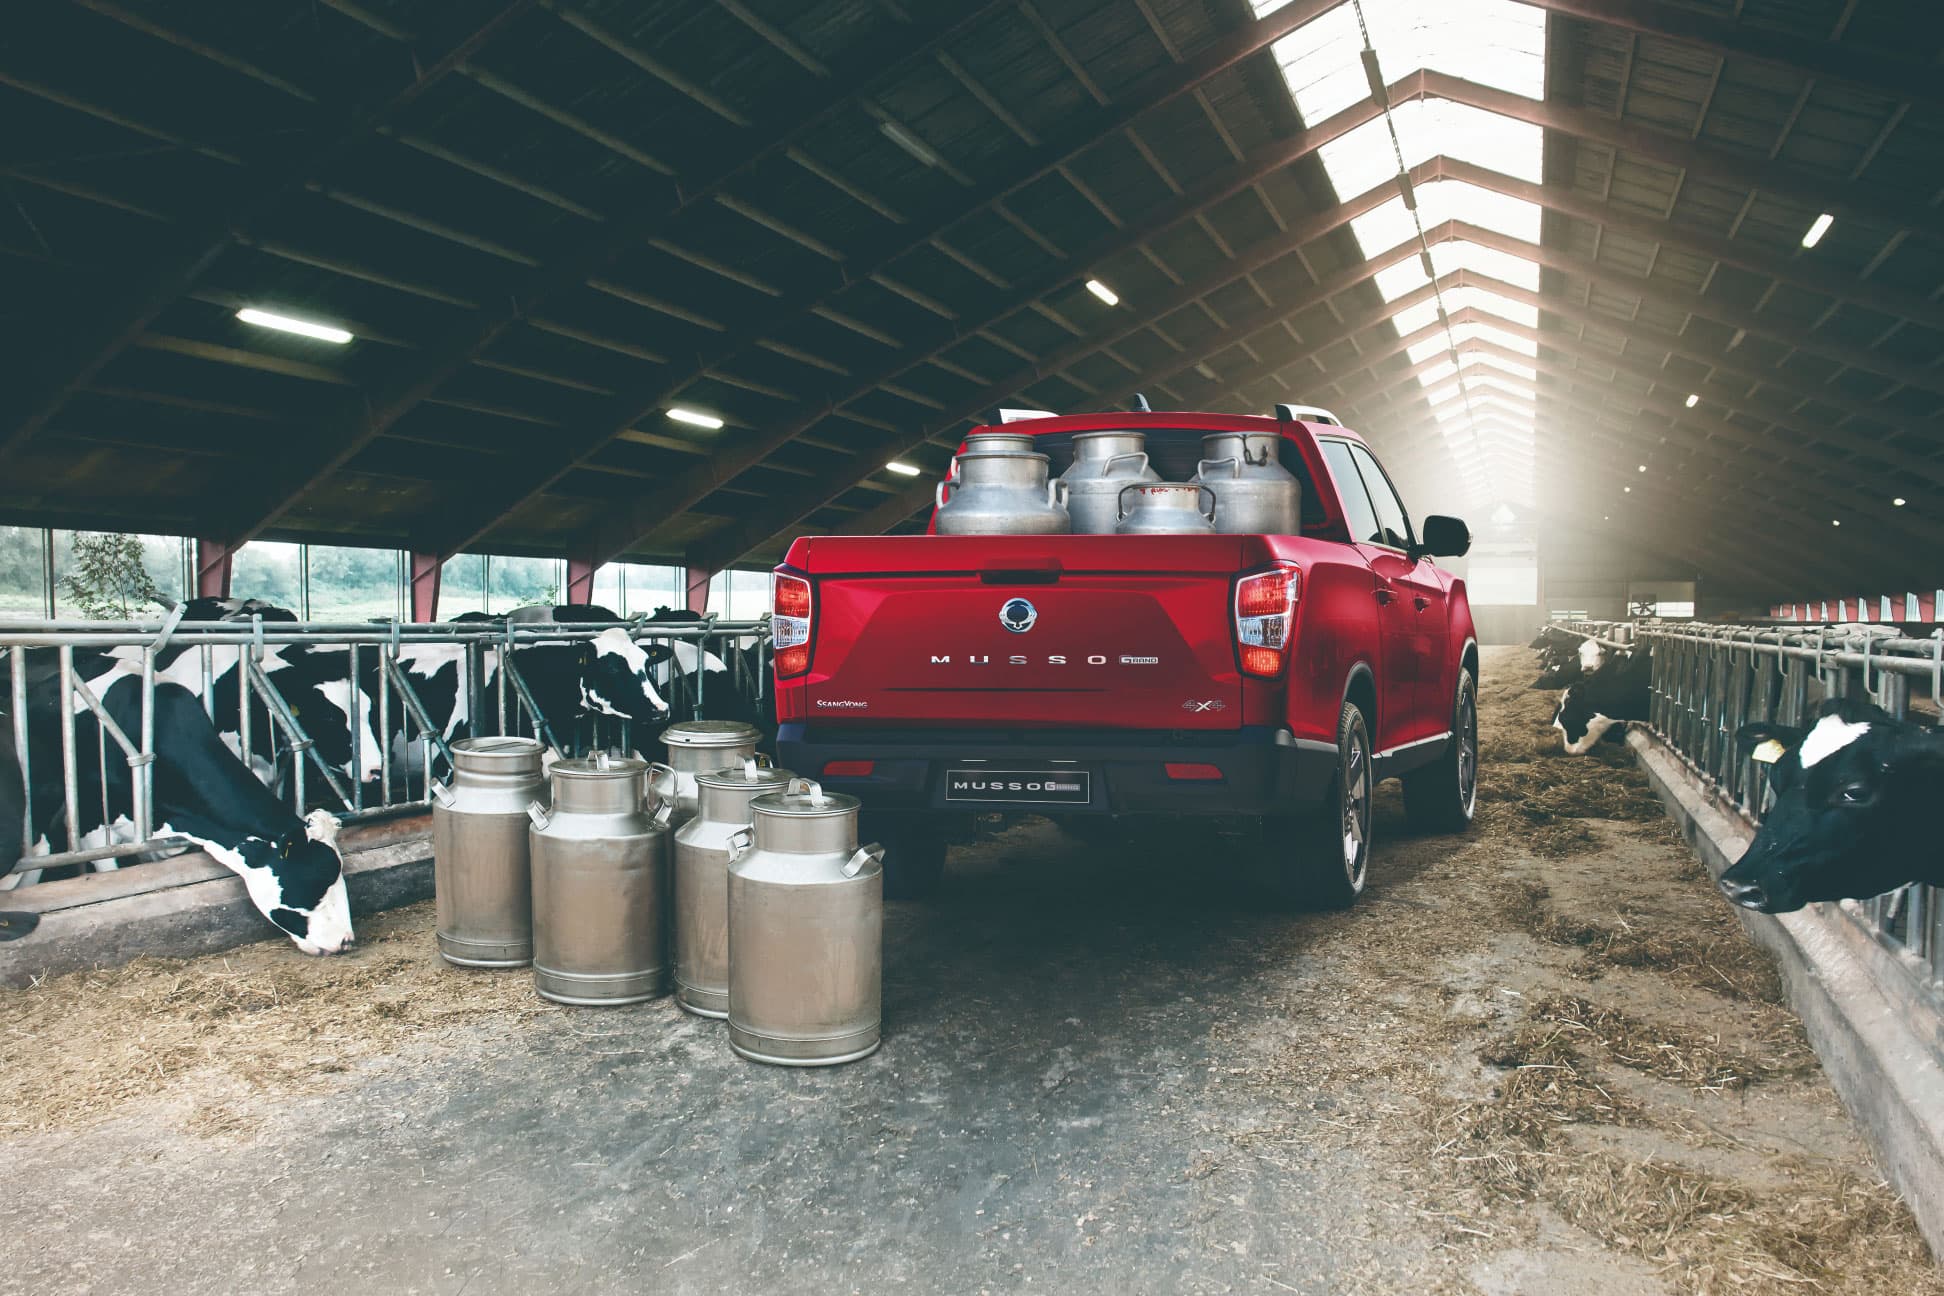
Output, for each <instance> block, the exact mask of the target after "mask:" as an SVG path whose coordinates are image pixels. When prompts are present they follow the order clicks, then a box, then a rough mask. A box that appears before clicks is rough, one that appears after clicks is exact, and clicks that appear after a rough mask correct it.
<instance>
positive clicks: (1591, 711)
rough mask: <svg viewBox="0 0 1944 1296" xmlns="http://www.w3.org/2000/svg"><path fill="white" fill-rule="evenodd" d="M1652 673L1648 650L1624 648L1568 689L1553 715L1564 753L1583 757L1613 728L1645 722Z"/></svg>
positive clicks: (1652, 661) (1652, 664)
mask: <svg viewBox="0 0 1944 1296" xmlns="http://www.w3.org/2000/svg"><path fill="white" fill-rule="evenodd" d="M1653 674H1654V656H1653V652H1652V650H1651V649H1648V648H1644V647H1643V648H1623V649H1621V650H1619V651H1618V652H1615V653H1613V654H1611V655H1610V656H1608V657H1607V658H1606V659H1605V660H1604V661H1603V662H1602V663H1601V664H1600V667H1599V669H1598V670H1595V671H1594V672H1593V673H1592V674H1591V675H1588V676H1587V677H1586V678H1585V679H1583V680H1581V681H1580V682H1579V683H1578V684H1575V685H1573V686H1572V687H1571V688H1569V689H1567V690H1566V692H1565V693H1564V694H1562V695H1561V697H1560V699H1559V709H1558V710H1557V711H1555V712H1554V713H1553V728H1555V729H1557V730H1559V733H1560V737H1561V738H1562V739H1563V740H1564V742H1565V749H1566V754H1567V755H1569V756H1584V755H1585V754H1586V753H1587V752H1589V751H1591V750H1593V745H1594V744H1595V743H1597V742H1599V741H1600V739H1601V738H1603V737H1605V736H1606V734H1607V733H1608V731H1610V730H1612V729H1614V727H1615V726H1616V725H1624V724H1625V723H1626V722H1627V721H1629V720H1645V719H1647V718H1648V706H1649V703H1650V702H1651V700H1652V699H1651V686H1652V684H1653Z"/></svg>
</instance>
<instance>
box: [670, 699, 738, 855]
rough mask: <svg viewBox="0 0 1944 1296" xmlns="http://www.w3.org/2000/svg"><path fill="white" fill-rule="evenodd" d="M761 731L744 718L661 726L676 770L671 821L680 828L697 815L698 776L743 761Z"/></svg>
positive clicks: (671, 762)
mask: <svg viewBox="0 0 1944 1296" xmlns="http://www.w3.org/2000/svg"><path fill="white" fill-rule="evenodd" d="M762 740H763V735H762V733H761V732H760V731H759V730H758V729H757V728H756V726H755V725H753V724H746V723H744V722H743V721H741V720H684V721H683V722H682V723H680V724H672V725H670V726H668V728H666V729H664V730H662V732H661V741H662V746H663V747H665V748H666V749H667V751H668V763H669V765H670V766H671V767H672V768H673V769H674V771H675V794H674V800H675V810H674V813H673V815H672V816H671V817H670V819H669V821H668V823H669V827H670V828H671V829H673V828H680V827H681V826H682V825H683V824H685V823H687V822H688V821H689V820H690V819H692V818H694V817H695V805H696V791H695V776H696V775H697V774H701V773H704V772H706V771H708V770H717V769H723V768H725V767H727V766H730V765H737V764H740V763H741V762H742V761H744V760H746V759H748V758H749V757H751V756H754V755H755V754H756V744H757V743H759V742H761V741H762Z"/></svg>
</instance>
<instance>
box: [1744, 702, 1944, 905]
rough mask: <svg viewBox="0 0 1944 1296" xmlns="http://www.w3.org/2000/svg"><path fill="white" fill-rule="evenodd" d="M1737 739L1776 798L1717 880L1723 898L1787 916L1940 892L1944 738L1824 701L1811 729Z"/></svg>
mask: <svg viewBox="0 0 1944 1296" xmlns="http://www.w3.org/2000/svg"><path fill="white" fill-rule="evenodd" d="M1735 740H1736V744H1737V746H1738V748H1739V749H1740V751H1741V752H1742V754H1743V755H1746V756H1751V757H1753V758H1754V759H1755V760H1757V761H1759V762H1761V763H1763V764H1765V765H1767V766H1768V769H1769V771H1770V773H1769V790H1770V792H1771V794H1772V797H1771V800H1770V802H1769V806H1768V809H1767V810H1766V811H1765V812H1764V813H1763V815H1762V826H1761V830H1760V831H1759V832H1757V833H1756V834H1755V840H1754V841H1753V842H1751V843H1749V847H1748V849H1747V850H1746V851H1745V852H1743V854H1742V857H1741V859H1740V860H1738V861H1736V863H1735V865H1734V866H1733V867H1732V868H1730V869H1728V870H1727V871H1726V872H1725V873H1723V874H1722V875H1721V879H1720V883H1719V885H1720V887H1721V891H1722V894H1723V895H1726V896H1727V897H1728V898H1729V899H1730V900H1732V901H1734V902H1735V903H1736V904H1738V905H1741V906H1742V907H1743V908H1746V909H1754V910H1756V911H1758V912H1760V913H1788V912H1790V911H1791V910H1795V909H1800V908H1802V906H1804V905H1805V904H1809V903H1811V902H1813V901H1817V900H1843V899H1863V898H1865V897H1868V896H1875V895H1882V894H1884V893H1885V892H1887V891H1894V890H1895V889H1896V888H1898V887H1900V886H1903V885H1905V884H1907V883H1911V882H1922V883H1928V884H1930V885H1932V886H1944V852H1939V851H1938V849H1937V844H1936V807H1937V803H1938V800H1939V798H1940V797H1944V734H1940V733H1939V732H1938V731H1937V730H1935V729H1930V728H1927V727H1925V726H1923V725H1917V724H1912V723H1910V722H1908V721H1903V720H1894V719H1892V718H1891V717H1890V716H1889V714H1888V713H1886V712H1884V711H1882V710H1880V709H1878V708H1877V707H1875V706H1872V705H1871V704H1869V703H1868V702H1863V701H1860V700H1857V699H1854V698H1830V699H1828V700H1827V701H1825V702H1824V703H1823V704H1822V706H1821V708H1820V709H1819V710H1818V712H1817V718H1816V723H1815V724H1814V725H1812V726H1811V727H1809V728H1808V729H1796V728H1791V727H1789V726H1787V725H1779V724H1769V723H1762V724H1751V725H1744V726H1742V728H1741V729H1740V730H1739V731H1737V733H1736V735H1735Z"/></svg>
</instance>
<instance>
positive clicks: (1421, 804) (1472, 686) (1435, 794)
mask: <svg viewBox="0 0 1944 1296" xmlns="http://www.w3.org/2000/svg"><path fill="white" fill-rule="evenodd" d="M1403 782H1404V816H1405V818H1407V819H1408V820H1410V824H1411V827H1412V828H1415V829H1416V830H1418V831H1419V832H1433V833H1452V832H1463V831H1464V830H1465V829H1467V828H1469V827H1470V826H1471V821H1472V815H1473V813H1474V812H1475V811H1476V810H1477V809H1478V685H1477V684H1476V683H1475V682H1473V680H1472V677H1471V672H1470V671H1468V670H1462V669H1461V670H1460V671H1459V672H1458V692H1457V695H1456V696H1455V697H1453V698H1452V702H1451V743H1450V745H1449V746H1447V747H1446V748H1445V754H1444V755H1443V756H1441V757H1439V758H1438V760H1437V762H1436V763H1435V764H1432V765H1426V766H1425V767H1424V768H1423V769H1419V770H1412V771H1411V772H1410V773H1409V774H1406V775H1405V776H1404V780H1403Z"/></svg>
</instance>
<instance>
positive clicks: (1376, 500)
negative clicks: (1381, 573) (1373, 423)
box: [1350, 446, 1411, 549]
mask: <svg viewBox="0 0 1944 1296" xmlns="http://www.w3.org/2000/svg"><path fill="white" fill-rule="evenodd" d="M1350 454H1351V457H1352V458H1354V459H1355V460H1356V461H1357V467H1358V468H1360V469H1362V470H1363V479H1364V485H1365V486H1366V487H1368V488H1369V490H1370V502H1371V504H1372V506H1373V507H1375V508H1376V510H1377V525H1378V526H1380V527H1382V528H1383V539H1381V540H1378V541H1377V543H1378V544H1387V545H1389V546H1390V547H1391V548H1393V549H1409V548H1410V547H1411V520H1410V519H1409V518H1408V517H1406V516H1405V515H1404V501H1402V500H1400V499H1398V498H1397V491H1396V490H1395V489H1394V488H1392V486H1391V484H1390V478H1388V477H1386V476H1384V470H1383V469H1382V468H1379V467H1378V466H1377V461H1376V460H1375V459H1373V458H1372V457H1371V455H1370V451H1368V450H1366V449H1364V448H1363V447H1362V446H1351V447H1350Z"/></svg>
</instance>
